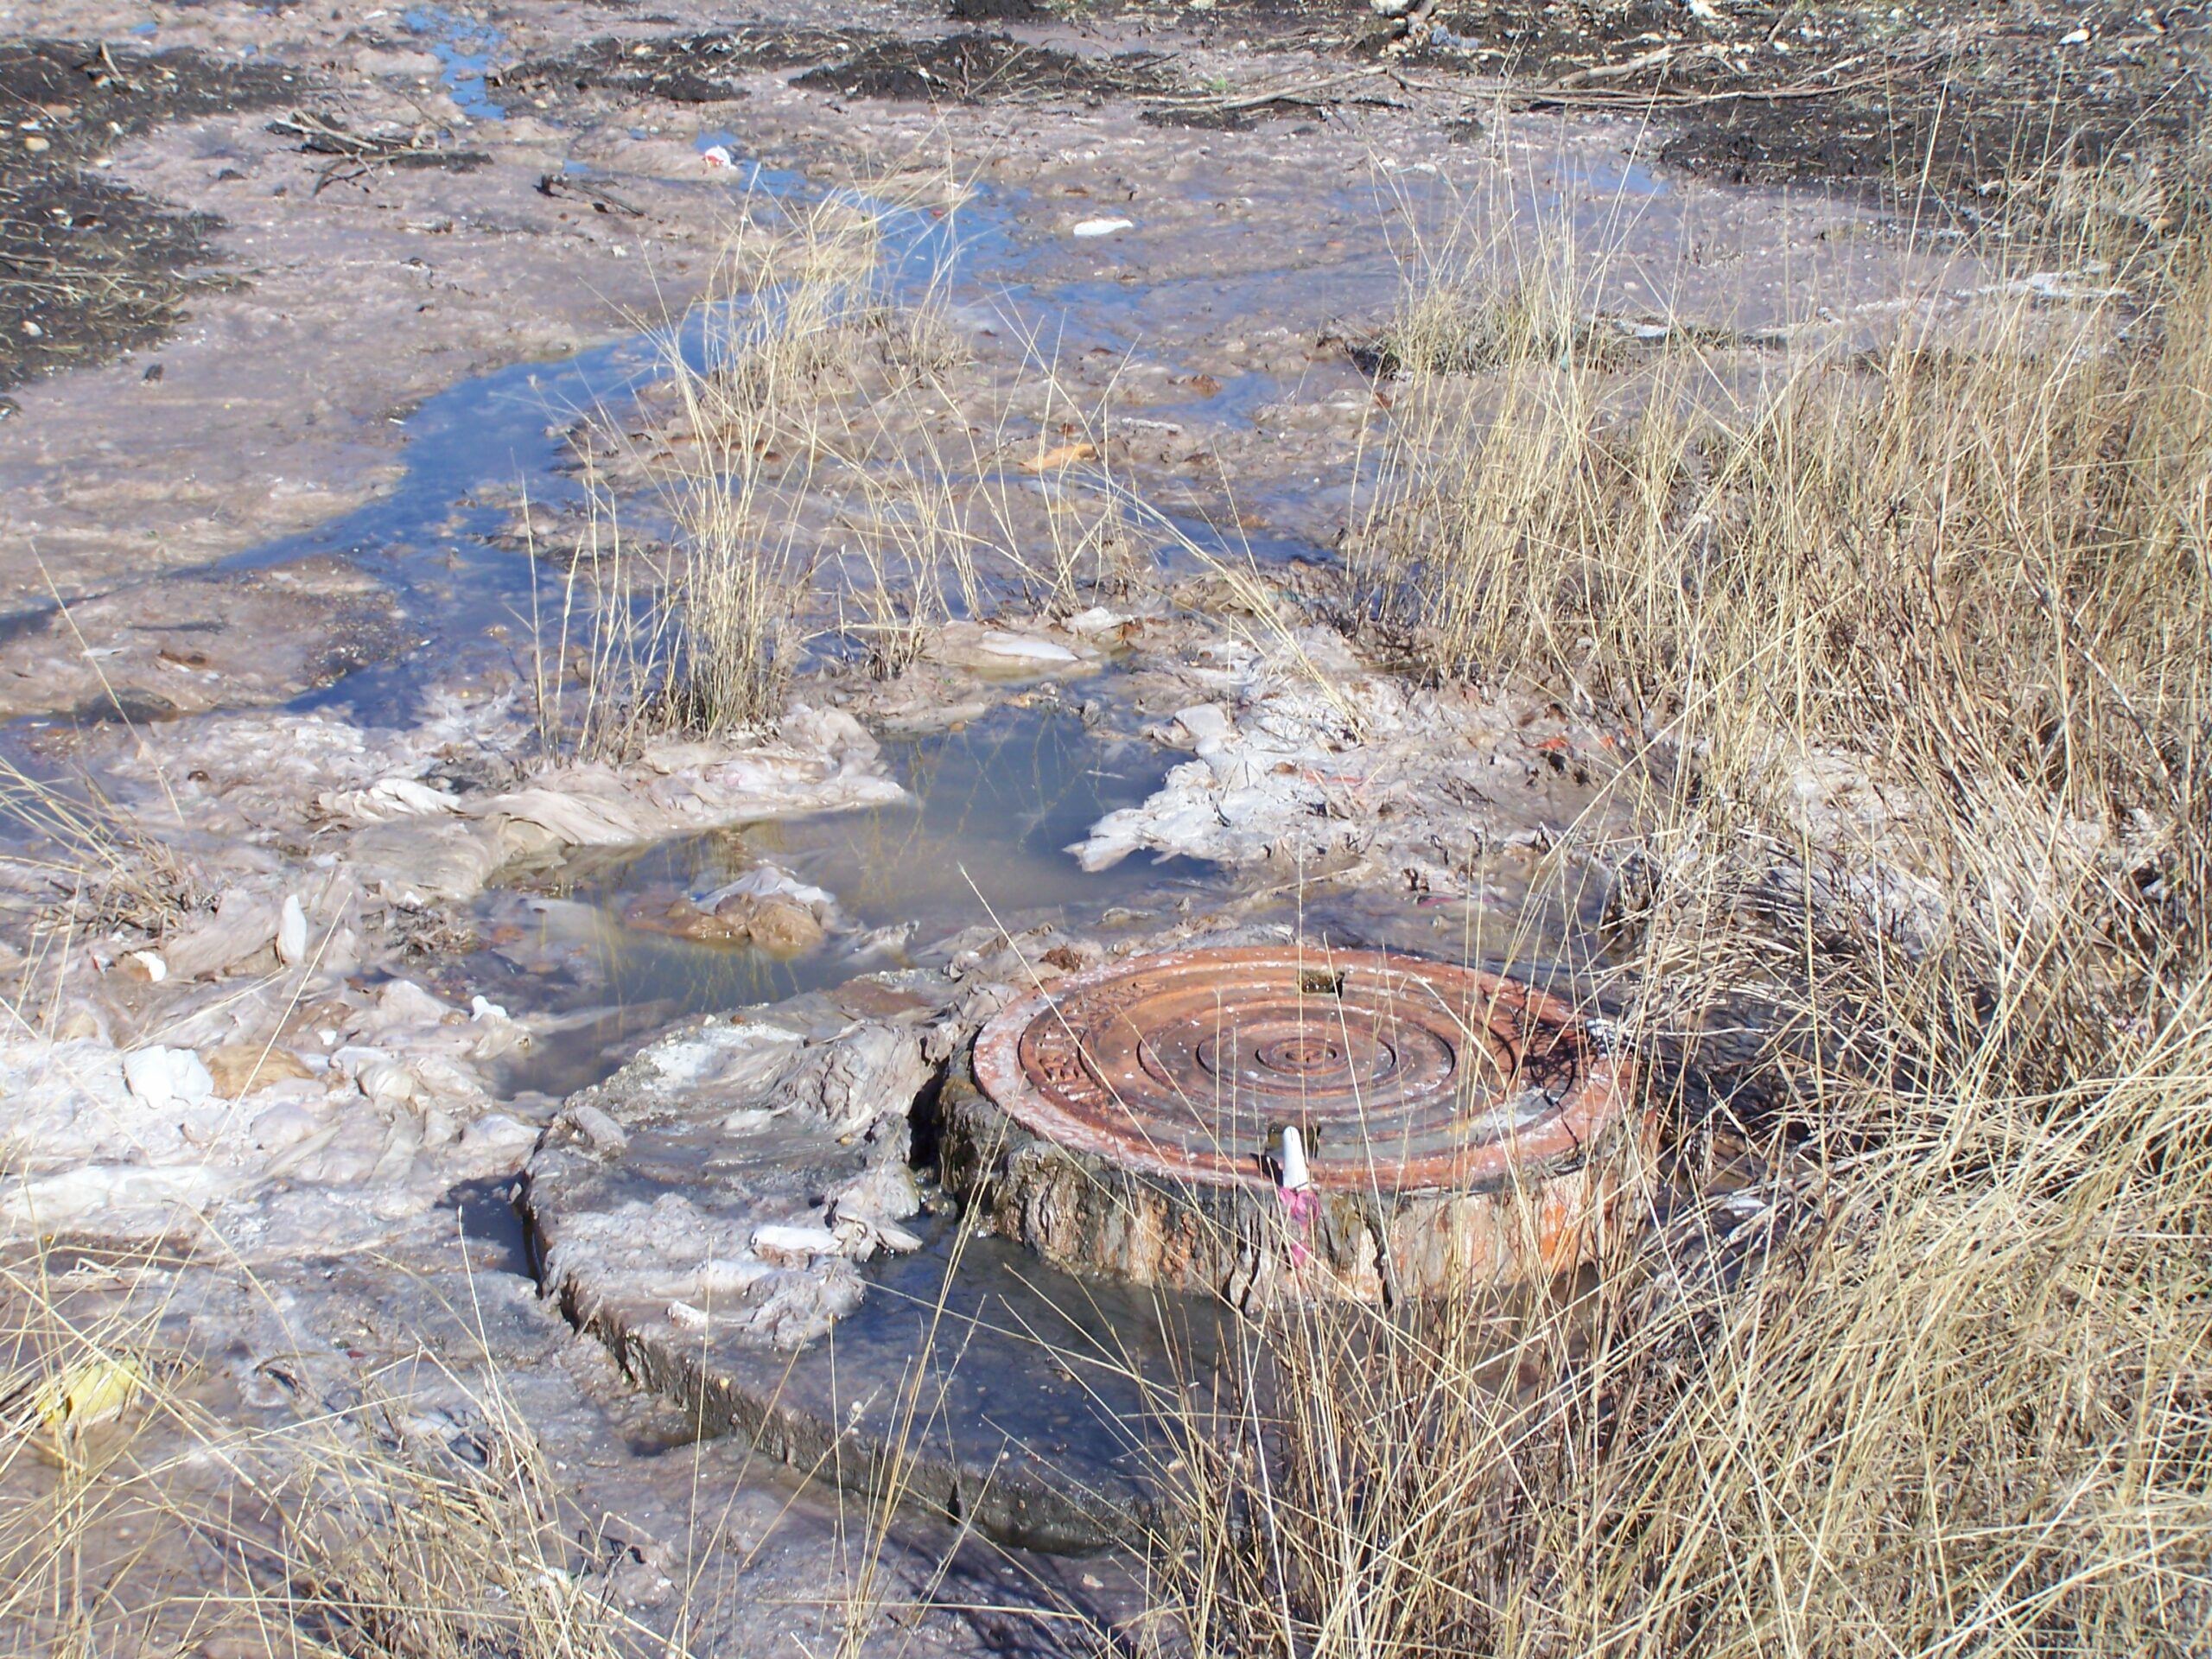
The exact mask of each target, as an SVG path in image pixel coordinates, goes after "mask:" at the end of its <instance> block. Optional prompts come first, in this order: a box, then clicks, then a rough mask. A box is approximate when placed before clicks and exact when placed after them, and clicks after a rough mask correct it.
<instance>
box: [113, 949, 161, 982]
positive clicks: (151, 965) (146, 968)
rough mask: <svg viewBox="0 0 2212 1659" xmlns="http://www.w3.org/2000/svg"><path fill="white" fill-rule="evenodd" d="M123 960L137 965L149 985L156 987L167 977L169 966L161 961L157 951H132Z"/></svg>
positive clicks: (159, 953)
mask: <svg viewBox="0 0 2212 1659" xmlns="http://www.w3.org/2000/svg"><path fill="white" fill-rule="evenodd" d="M124 961H126V962H135V963H137V964H138V966H139V969H141V971H143V973H144V974H145V976H146V982H147V983H148V984H149V985H158V984H160V983H161V982H162V981H163V980H165V979H167V978H168V976H169V965H168V963H166V962H164V961H162V953H161V952H160V951H158V950H133V951H132V952H131V953H130V955H129V956H128V957H124Z"/></svg>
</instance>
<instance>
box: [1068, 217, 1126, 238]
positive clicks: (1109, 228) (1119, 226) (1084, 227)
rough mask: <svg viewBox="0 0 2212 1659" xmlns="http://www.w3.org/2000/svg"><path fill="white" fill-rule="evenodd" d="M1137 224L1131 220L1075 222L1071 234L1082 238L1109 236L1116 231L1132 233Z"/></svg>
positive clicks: (1080, 220)
mask: <svg viewBox="0 0 2212 1659" xmlns="http://www.w3.org/2000/svg"><path fill="white" fill-rule="evenodd" d="M1136 227H1137V222H1136V220H1135V219H1078V220H1077V222H1076V226H1075V229H1074V231H1073V232H1072V234H1074V235H1076V236H1082V237H1091V236H1111V235H1113V234H1114V232H1116V231H1133V230H1135V229H1136Z"/></svg>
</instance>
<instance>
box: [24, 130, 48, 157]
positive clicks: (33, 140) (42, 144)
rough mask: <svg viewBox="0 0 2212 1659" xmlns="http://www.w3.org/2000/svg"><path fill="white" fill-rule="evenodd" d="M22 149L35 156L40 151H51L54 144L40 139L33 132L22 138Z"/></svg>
mask: <svg viewBox="0 0 2212 1659" xmlns="http://www.w3.org/2000/svg"><path fill="white" fill-rule="evenodd" d="M23 148H24V149H28V150H29V151H30V153H31V154H32V155H34V156H36V155H38V154H40V153H41V151H44V150H48V149H53V148H54V144H53V142H52V141H51V140H50V139H46V138H41V137H39V136H38V134H36V133H35V132H34V133H29V134H26V135H25V136H24V138H23Z"/></svg>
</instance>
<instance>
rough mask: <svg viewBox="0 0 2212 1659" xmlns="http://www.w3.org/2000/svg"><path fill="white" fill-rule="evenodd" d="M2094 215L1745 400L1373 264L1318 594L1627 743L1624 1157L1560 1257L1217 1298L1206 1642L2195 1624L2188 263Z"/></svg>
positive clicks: (2205, 1577) (2194, 642)
mask: <svg viewBox="0 0 2212 1659" xmlns="http://www.w3.org/2000/svg"><path fill="white" fill-rule="evenodd" d="M2070 252H2071V253H2072V254H2073V256H2074V262H2075V263H2076V264H2081V263H2086V252H2087V251H2085V250H2080V249H2076V250H2072V251H2070ZM2112 264H2113V268H2116V269H2118V270H2120V273H2121V275H2120V278H2119V280H2118V281H2117V282H2113V283H2106V284H2103V285H2105V286H2113V287H2121V288H2124V289H2126V290H2127V292H2128V296H2130V297H2128V298H2124V299H2123V298H2121V297H2119V296H2106V297H2104V298H2102V299H2100V300H2094V301H2091V302H2087V303H2084V304H2081V305H2077V306H2064V307H2054V306H2050V305H2047V304H2045V303H2043V302H2040V301H2037V300H2036V299H2034V298H2032V297H2030V296H2027V295H2026V294H2025V293H2022V294H2021V295H2019V296H2018V297H2014V298H2006V299H2002V300H2000V301H1999V302H1997V303H1996V304H1995V305H1994V306H1993V307H1992V308H1988V309H1986V310H1985V311H1984V312H1983V313H1982V314H1981V315H1980V316H1979V318H1978V319H1977V320H1976V322H1975V324H1974V327H1973V329H1972V330H1971V331H1970V332H1967V333H1966V334H1962V335H1961V337H1959V338H1955V339H1949V340H1940V341H1939V340H1935V339H1933V338H1924V337H1916V336H1915V335H1913V334H1911V333H1910V331H1907V332H1906V333H1905V334H1902V335H1901V336H1900V337H1899V338H1898V339H1897V340H1896V341H1895V342H1894V343H1892V344H1891V345H1890V346H1885V348H1883V349H1881V350H1879V351H1878V352H1876V353H1872V354H1871V355H1869V354H1867V353H1863V352H1859V351H1849V350H1844V349H1840V348H1839V349H1836V350H1834V351H1832V352H1827V353H1819V352H1815V353H1806V354H1803V355H1802V357H1801V358H1800V359H1797V360H1796V361H1793V363H1792V365H1791V366H1790V368H1789V372H1788V373H1787V374H1786V376H1784V377H1783V380H1782V383H1781V384H1780V385H1774V386H1770V387H1769V388H1768V389H1766V390H1765V391H1764V392H1763V393H1762V395H1759V396H1758V397H1738V396H1735V395H1733V394H1732V390H1731V389H1732V387H1733V386H1734V385H1737V384H1738V382H1737V381H1735V380H1732V379H1731V378H1729V377H1728V376H1727V375H1726V373H1725V372H1723V366H1724V365H1721V364H1720V363H1719V362H1718V361H1716V360H1715V357H1714V355H1713V354H1703V355H1700V354H1692V353H1682V352H1680V351H1676V352H1675V353H1670V354H1667V355H1663V356H1662V357H1660V358H1659V359H1656V360H1653V361H1646V362H1641V363H1638V362H1627V363H1624V362H1623V361H1622V360H1620V359H1618V358H1616V359H1614V360H1612V361H1610V362H1609V361H1606V360H1605V354H1603V353H1597V354H1594V355H1593V354H1592V353H1589V352H1588V351H1586V349H1585V346H1586V345H1587V343H1588V341H1589V339H1590V336H1589V334H1588V333H1587V332H1586V331H1581V330H1578V329H1576V328H1575V327H1572V326H1567V325H1562V324H1560V321H1559V320H1560V318H1561V317H1562V316H1565V315H1569V314H1570V313H1571V309H1572V306H1571V303H1570V302H1569V300H1568V299H1567V298H1565V297H1563V296H1562V295H1561V293H1560V290H1559V289H1553V290H1551V291H1549V292H1541V291H1540V292H1536V293H1534V294H1531V293H1530V292H1529V291H1527V290H1526V289H1524V290H1523V291H1522V292H1521V293H1518V294H1510V293H1509V294H1508V295H1506V296H1504V297H1503V299H1502V300H1501V299H1491V300H1489V301H1484V300H1482V299H1481V298H1480V297H1479V294H1480V289H1479V285H1478V284H1473V283H1466V282H1465V281H1464V280H1463V273H1461V272H1459V271H1455V270H1452V269H1448V268H1447V269H1445V270H1435V269H1431V270H1427V271H1424V272H1421V273H1417V279H1416V289H1415V294H1414V298H1413V300H1412V301H1411V302H1409V306H1408V317H1407V322H1406V326H1405V327H1404V328H1403V330H1402V337H1403V341H1404V343H1403V345H1402V346H1401V348H1400V349H1399V350H1398V352H1397V353H1396V357H1397V364H1398V369H1399V373H1400V379H1399V382H1398V385H1397V388H1396V390H1397V392H1398V397H1397V407H1398V410H1399V414H1398V417H1397V420H1396V423H1395V426H1394V429H1393V430H1392V431H1391V432H1390V433H1389V434H1388V435H1386V436H1385V439H1384V450H1383V459H1382V465H1381V468H1380V482H1379V485H1378V487H1377V489H1376V493H1375V494H1374V496H1373V497H1372V499H1371V505H1370V511H1369V512H1368V514H1367V516H1366V518H1365V519H1364V522H1363V524H1361V525H1359V526H1358V531H1359V535H1358V537H1357V544H1356V549H1355V559H1356V563H1357V569H1358V574H1359V575H1360V576H1361V577H1362V578H1363V582H1364V583H1365V595H1366V597H1365V603H1366V605H1367V606H1368V607H1369V611H1370V614H1373V615H1375V616H1376V617H1378V618H1379V619H1380V621H1381V625H1382V626H1383V630H1384V631H1385V632H1387V633H1389V636H1390V637H1391V639H1392V640H1393V641H1394V643H1395V645H1398V646H1399V647H1400V648H1402V649H1407V650H1410V651H1411V652H1414V653H1415V654H1416V655H1417V656H1418V657H1419V658H1421V660H1423V661H1424V662H1425V663H1426V664H1427V666H1428V669H1429V671H1431V672H1433V673H1436V674H1438V675H1442V676H1457V677H1473V678H1478V679H1484V680H1490V681H1494V682H1499V683H1519V684H1522V685H1533V686H1536V687H1541V688H1543V689H1545V690H1548V691H1550V692H1552V693H1554V695H1559V696H1564V697H1568V698H1572V699H1573V700H1574V701H1576V702H1579V703H1580V706H1582V707H1583V708H1584V709H1586V710H1588V711H1591V712H1592V713H1593V714H1596V715H1601V716H1602V715H1611V717H1612V718H1613V720H1614V721H1615V722H1616V729H1617V730H1618V734H1619V735H1620V737H1621V739H1622V740H1623V741H1624V743H1625V744H1626V746H1627V747H1629V748H1630V750H1631V751H1633V752H1634V753H1635V757H1636V760H1637V764H1636V765H1635V766H1631V767H1630V769H1629V771H1628V772H1627V773H1626V774H1625V777H1624V783H1623V785H1622V786H1623V787H1624V788H1629V789H1631V790H1634V791H1637V804H1638V805H1639V808H1640V818H1641V823H1642V826H1643V828H1642V832H1641V834H1640V836H1639V837H1638V838H1637V841H1636V842H1635V843H1634V844H1632V845H1630V846H1625V847H1616V848H1613V849H1610V851H1611V856H1612V858H1613V859H1614V861H1616V863H1617V865H1618V867H1619V868H1620V870H1621V874H1622V878H1623V879H1622V882H1621V887H1620V895H1619V899H1618V903H1617V906H1616V909H1615V914H1614V918H1613V922H1614V929H1615V935H1616V938H1615V961H1616V963H1617V964H1618V965H1617V969H1616V972H1615V976H1614V980H1615V982H1614V983H1613V984H1612V985H1611V987H1610V988H1609V998H1610V1000H1611V1002H1612V1003H1613V1005H1614V1006H1615V1007H1617V1008H1618V1010H1619V1011H1620V1013H1621V1014H1622V1018H1623V1024H1624V1030H1625V1031H1626V1033H1628V1036H1629V1039H1630V1041H1631V1043H1632V1044H1633V1045H1634V1046H1635V1048H1636V1049H1637V1052H1639V1053H1640V1054H1641V1055H1643V1059H1644V1067H1643V1083H1644V1086H1645V1088H1646V1090H1647V1091H1648V1095H1649V1105H1650V1109H1651V1110H1653V1111H1654V1112H1655V1113H1656V1114H1657V1115H1658V1116H1659V1118H1660V1121H1661V1122H1662V1126H1663V1127H1664V1128H1665V1129H1666V1131H1667V1150H1666V1154H1665V1155H1664V1156H1663V1157H1662V1159H1661V1160H1659V1161H1658V1163H1657V1164H1656V1166H1653V1167H1650V1168H1648V1169H1643V1170H1640V1171H1636V1172H1632V1174H1633V1177H1634V1181H1635V1190H1636V1191H1637V1192H1639V1194H1640V1195H1641V1196H1640V1198H1639V1199H1638V1201H1637V1204H1635V1205H1632V1206H1631V1208H1630V1213H1629V1214H1627V1215H1625V1216H1624V1217H1623V1218H1622V1220H1623V1225H1622V1229H1621V1233H1620V1236H1618V1237H1616V1238H1613V1239H1611V1240H1609V1241H1607V1242H1606V1244H1605V1249H1604V1250H1603V1251H1602V1252H1601V1257H1600V1262H1599V1273H1598V1274H1597V1275H1596V1277H1595V1280H1594V1281H1593V1282H1594V1287H1591V1288H1586V1289H1584V1290H1582V1291H1581V1292H1580V1293H1579V1294H1571V1295H1570V1294H1560V1296H1559V1297H1557V1298H1556V1299H1554V1300H1539V1301H1535V1302H1533V1303H1531V1304H1530V1305H1528V1306H1521V1307H1518V1308H1515V1309H1510V1310H1504V1309H1489V1310H1485V1309H1483V1308H1480V1307H1478V1306H1472V1305H1463V1306H1455V1307H1450V1308H1446V1309H1427V1310H1399V1311H1396V1312H1395V1313H1386V1312H1381V1311H1351V1312H1347V1311H1344V1310H1336V1311H1332V1312H1319V1311H1314V1310H1292V1311H1287V1312H1285V1313H1281V1314H1279V1315H1278V1316H1276V1318H1275V1319H1274V1320H1273V1321H1272V1322H1271V1323H1270V1324H1269V1325H1268V1326H1267V1327H1265V1328H1264V1329H1263V1330H1262V1331H1261V1332H1258V1333H1256V1334H1255V1337H1254V1338H1253V1340H1252V1344H1251V1349H1250V1351H1249V1354H1248V1355H1247V1357H1246V1365H1247V1369H1248V1370H1249V1375H1250V1376H1251V1378H1252V1379H1253V1381H1252V1383H1250V1385H1249V1386H1250V1388H1251V1390H1252V1397H1253V1398H1254V1399H1255V1400H1265V1401H1268V1402H1273V1404H1272V1406H1269V1407H1266V1408H1260V1407H1255V1408H1254V1409H1253V1410H1252V1411H1251V1412H1250V1413H1249V1414H1248V1416H1247V1417H1246V1419H1245V1420H1244V1421H1241V1422H1238V1423H1235V1424H1229V1425H1223V1424H1209V1425H1205V1426H1202V1427H1203V1428H1204V1430H1205V1432H1204V1433H1193V1434H1192V1437H1191V1440H1192V1446H1193V1448H1194V1452H1195V1453H1196V1454H1195V1455H1194V1456H1193V1458H1192V1467H1193V1468H1194V1469H1195V1470H1197V1471H1198V1475H1197V1477H1196V1478H1194V1479H1193V1480H1192V1482H1191V1483H1190V1486H1191V1496H1192V1514H1193V1516H1194V1521H1195V1524H1194V1526H1193V1528H1192V1532H1191V1535H1190V1536H1189V1538H1188V1539H1187V1540H1183V1541H1179V1543H1178V1547H1177V1548H1175V1549H1174V1550H1172V1551H1170V1552H1168V1553H1166V1554H1165V1555H1164V1556H1163V1563H1164V1566H1165V1568H1166V1580H1167V1583H1168V1585H1169V1586H1170V1590H1171V1593H1172V1595H1173V1598H1174V1599H1177V1600H1178V1601H1179V1605H1181V1606H1182V1607H1183V1609H1184V1610H1185V1617H1186V1621H1187V1624H1188V1629H1189V1633H1190V1635H1191V1637H1192V1640H1193V1643H1194V1644H1195V1645H1196V1647H1197V1648H1198V1649H1199V1650H1200V1651H1203V1652H1209V1653H1211V1652H1224V1653H1226V1652H1232V1651H1233V1652H1276V1653H1281V1654H1285V1655H1291V1654H1295V1655H1299V1656H1301V1659H1302V1656H1308V1655H1314V1656H1319V1655H1347V1656H1349V1655H1370V1654H1392V1655H1398V1654H1427V1653H1446V1652H1450V1653H1464V1652H1486V1653H1500V1654H1503V1653H1515V1654H1527V1655H1532V1656H1533V1655H1568V1654H1575V1655H1580V1654H1607V1655H1612V1654H1623V1655H1625V1654H1654V1655H1657V1654H1669V1655H1671V1654H1692V1653H1694V1654H1697V1655H1700V1656H1708V1655H1739V1654H1740V1655H1751V1654H1767V1653H1789V1654H1808V1655H1810V1654H1823V1655H1825V1654H1866V1655H1890V1656H1894V1655H1936V1654H1950V1653H1965V1652H1973V1653H2018V1654H2036V1655H2047V1654H2056V1653H2099V1654H2115V1655H2117V1654H2152V1653H2163V1654H2183V1653H2202V1652H2204V1651H2205V1650H2206V1644H2207V1642H2208V1640H2212V1638H2208V1636H2207V1634H2206V1632H2207V1630H2208V1628H2212V1300H2208V1296H2209V1295H2212V1250H2209V1249H2208V1243H2207V1241H2208V1236H2212V1134H2208V1126H2209V1125H2212V1006H2208V999H2212V982H2208V972H2212V950H2208V946H2209V945H2212V911H2208V907H2207V905H2206V901H2205V900H2206V887H2207V877H2208V875H2212V861H2208V856H2207V852H2208V849H2207V842H2206V836H2207V834H2208V830H2212V811H2208V807H2212V800H2208V795H2207V783H2206V772H2205V765H2206V760H2207V759H2208V740H2212V701H2208V695H2207V694H2208V687H2207V684H2206V678H2207V674H2208V671H2212V657H2208V652H2207V651H2206V647H2205V640H2206V639H2207V628H2208V624H2212V512H2208V506H2209V505H2212V485H2208V481H2207V480H2212V446H2208V442H2207V437H2208V431H2212V428H2208V423H2207V411H2208V410H2212V330H2208V326H2207V323H2206V321H2205V320H2206V318H2207V317H2208V316H2212V267H2208V264H2207V261H2206V258H2205V257H2204V254H2203V252H2202V242H2201V241H2200V240H2195V239H2190V240H2185V241H2183V242H2181V243H2179V244H2173V245H2166V246H2164V247H2163V248H2159V249H2155V250H2146V251H2141V252H2139V254H2138V255H2136V256H2135V257H2133V258H2132V259H2128V260H2125V261H2113V262H2112ZM1531 280H1532V281H1534V282H1537V283H1541V282H1544V281H1546V280H1548V278H1547V277H1544V276H1543V275H1542V274H1541V272H1539V273H1538V274H1537V275H1536V276H1535V277H1532V278H1531ZM1471 292H1472V293H1475V294H1476V295H1477V296H1478V298H1477V301H1476V304H1475V309H1474V310H1473V311H1472V312H1471V313H1470V312H1469V311H1467V310H1466V309H1465V303H1466V298H1467V296H1468V295H1469V294H1470V293H1471ZM1194 1427H1200V1426H1194ZM1224 1430H1230V1431H1232V1432H1229V1433H1225V1434H1224Z"/></svg>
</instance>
